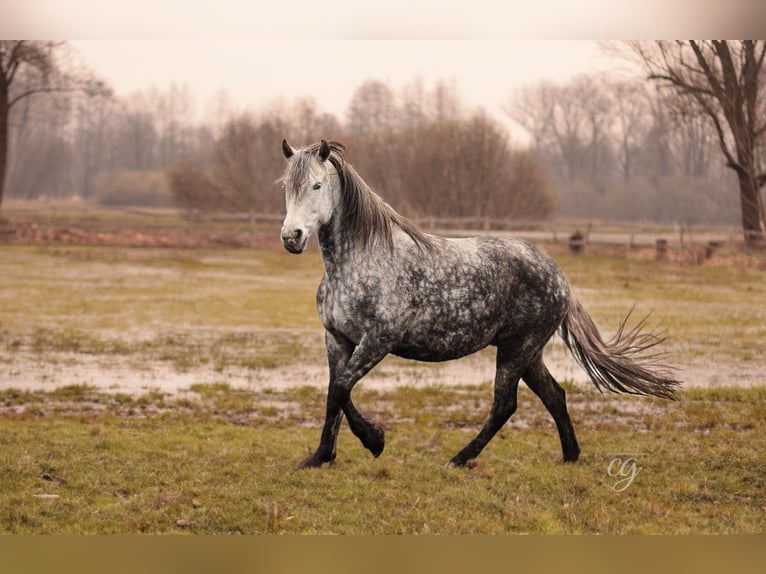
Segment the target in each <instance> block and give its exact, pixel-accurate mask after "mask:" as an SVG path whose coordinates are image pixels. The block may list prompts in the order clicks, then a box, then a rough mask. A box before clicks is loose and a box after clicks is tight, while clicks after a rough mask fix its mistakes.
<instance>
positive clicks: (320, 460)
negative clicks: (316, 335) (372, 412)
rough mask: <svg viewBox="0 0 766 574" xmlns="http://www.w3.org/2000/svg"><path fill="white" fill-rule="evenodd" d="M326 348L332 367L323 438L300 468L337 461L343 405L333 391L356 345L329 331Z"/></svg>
mask: <svg viewBox="0 0 766 574" xmlns="http://www.w3.org/2000/svg"><path fill="white" fill-rule="evenodd" d="M325 346H326V347H327V362H328V363H329V366H330V385H329V389H328V392H327V410H326V414H325V421H324V427H323V428H322V437H321V439H320V440H319V448H317V450H316V452H314V454H312V455H310V456H309V457H308V458H306V459H305V460H303V461H301V462H300V463H299V464H298V468H309V467H316V466H322V465H323V464H325V463H328V462H332V461H333V460H335V445H336V443H337V441H338V430H339V429H340V423H341V422H342V421H343V411H342V410H341V405H340V404H339V403H338V401H337V400H336V399H335V398H334V396H333V395H334V393H333V390H332V389H333V386H334V385H335V384H336V383H337V380H338V377H339V376H340V374H341V373H342V372H343V370H344V369H345V368H346V364H348V361H349V359H350V358H351V354H352V353H353V352H354V344H353V343H352V342H351V341H349V340H348V339H346V338H345V337H335V336H334V335H333V334H332V333H330V332H329V331H325Z"/></svg>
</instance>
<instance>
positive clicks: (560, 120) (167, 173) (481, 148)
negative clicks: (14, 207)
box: [8, 76, 738, 224]
mask: <svg viewBox="0 0 766 574" xmlns="http://www.w3.org/2000/svg"><path fill="white" fill-rule="evenodd" d="M506 111H507V112H508V114H509V115H510V116H511V117H512V118H513V119H514V120H516V121H517V122H518V123H519V124H520V125H522V126H523V127H524V129H526V130H527V132H528V133H529V135H530V144H529V145H528V146H526V147H522V146H520V145H516V144H513V143H512V142H511V140H510V138H509V135H508V133H507V131H506V129H505V128H504V127H503V126H502V124H500V123H498V122H497V121H496V120H495V119H493V118H492V117H490V116H489V115H488V114H487V113H485V112H484V111H482V110H480V109H479V110H475V109H469V108H468V107H467V106H466V105H465V103H464V102H463V101H461V99H460V97H459V95H458V90H457V87H456V86H455V85H450V84H446V83H443V82H439V83H436V84H435V85H434V86H426V85H425V84H424V83H423V82H422V81H414V82H412V83H411V84H409V85H408V86H405V87H404V88H403V89H402V90H399V91H394V90H393V89H392V88H391V87H390V86H389V85H387V84H385V83H383V82H380V81H376V80H368V81H366V82H364V83H363V84H362V85H360V86H359V87H358V88H357V89H356V90H355V91H354V93H353V94H352V96H351V99H350V103H349V106H348V109H347V110H346V113H345V115H344V117H343V118H338V117H336V116H334V115H332V114H327V113H324V112H322V111H321V110H319V109H318V107H317V106H316V104H315V103H314V102H313V101H312V100H311V99H303V100H299V101H297V102H294V103H292V104H275V105H272V106H270V107H268V108H264V109H259V110H248V111H236V110H233V109H232V107H231V106H230V105H228V103H227V100H226V98H225V97H224V96H222V97H221V98H219V99H218V100H216V101H215V102H213V103H211V104H210V105H208V106H207V108H206V111H205V113H204V114H203V116H204V117H203V119H202V120H200V119H198V114H196V113H195V106H194V101H193V98H192V95H191V93H190V92H189V90H188V89H186V88H179V87H175V86H174V87H172V88H170V89H169V90H167V91H165V92H161V91H158V90H154V89H152V90H148V91H145V92H139V93H136V94H133V95H131V96H128V97H124V98H117V97H113V96H109V95H106V94H103V93H94V94H90V95H88V94H83V93H62V94H52V95H51V96H49V97H46V98H30V99H28V100H25V101H24V102H23V105H19V106H17V107H16V108H14V110H13V115H12V118H11V119H12V121H11V126H10V129H11V138H12V142H13V145H12V147H11V157H10V162H9V178H8V194H9V195H10V196H15V197H25V198H34V197H41V196H55V197H67V196H74V195H77V196H81V197H84V198H88V199H93V200H96V201H99V202H102V203H105V204H111V205H130V204H141V205H173V204H175V205H179V206H181V207H184V208H187V209H190V210H228V211H242V212H251V213H279V212H281V211H282V210H283V202H284V199H283V197H282V194H281V192H280V190H279V188H278V187H277V186H276V185H274V181H275V180H276V179H277V178H278V177H279V175H280V173H281V172H282V169H283V168H284V160H283V158H282V156H281V153H280V145H279V144H280V142H281V140H282V138H283V137H286V138H287V139H288V140H289V141H290V142H291V143H292V144H293V145H296V146H300V145H304V144H308V143H312V142H315V141H317V140H318V139H320V138H325V139H340V140H343V141H344V142H346V143H347V144H348V146H349V153H348V158H349V161H350V162H351V163H352V164H353V165H354V166H355V167H356V168H357V171H359V173H360V174H361V175H362V177H364V178H365V179H366V180H367V182H368V183H369V184H370V185H371V186H372V188H373V189H374V190H376V191H377V192H378V193H380V194H381V195H382V196H383V197H384V198H385V199H386V200H387V201H388V202H389V203H391V204H392V205H393V206H394V207H395V208H397V209H398V210H400V211H403V212H404V213H406V214H408V215H412V216H429V215H430V216H436V217H492V218H509V219H512V218H521V219H525V220H529V219H542V218H547V217H550V216H551V215H558V216H565V217H569V216H577V217H586V218H599V219H622V220H636V219H643V220H657V221H677V222H679V223H687V224H688V223H702V222H704V223H727V224H728V223H733V222H736V221H737V217H738V215H737V214H738V211H737V204H736V190H735V188H734V184H733V183H732V181H731V180H730V177H731V176H730V175H729V174H727V173H725V170H724V169H723V167H722V166H721V165H720V163H721V162H720V160H719V157H718V155H717V153H716V147H715V146H716V144H715V140H714V136H713V135H712V134H711V133H710V130H709V129H708V128H707V127H706V125H705V124H704V122H703V121H702V120H701V119H700V118H697V117H688V116H684V114H683V113H681V112H680V111H674V108H673V105H672V102H671V101H670V100H669V99H668V98H667V97H666V96H664V95H662V94H660V93H657V92H655V91H653V90H651V89H650V88H649V87H648V86H647V85H646V84H645V83H644V82H640V81H636V82H625V81H615V80H610V79H608V78H606V77H604V76H583V77H580V78H576V79H575V80H573V81H571V82H569V83H567V84H540V85H537V86H530V87H528V88H525V89H524V90H521V91H520V92H518V93H516V94H513V95H512V96H511V97H509V102H508V105H507V107H506Z"/></svg>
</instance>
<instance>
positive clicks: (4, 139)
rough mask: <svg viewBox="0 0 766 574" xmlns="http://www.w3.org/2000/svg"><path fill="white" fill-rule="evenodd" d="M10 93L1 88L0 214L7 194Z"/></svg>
mask: <svg viewBox="0 0 766 574" xmlns="http://www.w3.org/2000/svg"><path fill="white" fill-rule="evenodd" d="M9 112H10V110H9V109H8V93H7V91H6V90H4V89H3V87H2V86H0V213H2V207H3V194H4V193H5V179H6V178H5V176H6V173H5V172H6V168H7V166H8V130H9V125H8V115H9Z"/></svg>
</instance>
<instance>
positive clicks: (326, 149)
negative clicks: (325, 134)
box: [319, 140, 330, 161]
mask: <svg viewBox="0 0 766 574" xmlns="http://www.w3.org/2000/svg"><path fill="white" fill-rule="evenodd" d="M328 157H330V144H328V143H327V140H322V141H321V142H319V159H320V160H322V161H327V158H328Z"/></svg>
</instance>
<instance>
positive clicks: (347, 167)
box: [296, 141, 433, 250]
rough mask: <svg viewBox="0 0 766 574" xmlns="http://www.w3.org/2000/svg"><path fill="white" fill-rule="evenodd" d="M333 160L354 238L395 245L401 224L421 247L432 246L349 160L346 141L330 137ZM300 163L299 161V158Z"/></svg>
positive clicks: (315, 149) (311, 150) (314, 149)
mask: <svg viewBox="0 0 766 574" xmlns="http://www.w3.org/2000/svg"><path fill="white" fill-rule="evenodd" d="M327 143H328V145H329V146H330V156H329V157H328V158H327V161H329V162H330V163H332V165H333V167H334V168H335V171H337V173H338V177H339V178H340V194H341V204H342V209H341V226H342V227H343V229H345V230H347V231H348V232H349V234H350V236H351V238H352V241H355V242H359V243H361V245H362V246H365V247H366V246H367V245H370V244H374V243H375V242H376V241H380V242H382V244H383V245H385V246H386V247H388V249H389V250H391V249H393V247H394V238H393V228H394V227H398V228H399V229H401V230H402V231H404V233H406V234H407V235H408V236H409V237H410V238H411V239H412V240H413V241H414V242H415V244H416V245H417V246H418V247H419V248H421V249H431V248H432V247H433V241H432V239H431V238H430V237H429V236H428V235H426V234H425V233H423V232H422V231H420V230H419V229H418V228H417V227H415V225H414V224H413V223H412V222H411V221H409V220H408V219H407V218H405V217H404V216H402V215H400V214H399V213H397V212H396V211H395V210H394V208H393V207H391V206H390V205H388V203H386V202H385V201H383V198H381V197H380V196H379V195H378V194H377V193H375V192H374V191H372V189H370V187H369V186H368V185H367V183H366V182H365V181H364V180H363V179H362V177H361V176H360V175H359V174H358V173H357V172H356V170H355V169H354V168H353V167H352V166H351V164H349V163H347V162H346V158H345V153H346V145H345V144H343V143H342V142H338V141H328V142H327ZM320 145H321V144H319V143H315V144H312V145H310V146H308V147H307V148H306V149H305V150H304V152H305V153H306V154H307V157H308V155H311V154H315V155H316V154H318V153H319V147H320ZM296 163H297V162H296Z"/></svg>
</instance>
